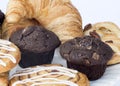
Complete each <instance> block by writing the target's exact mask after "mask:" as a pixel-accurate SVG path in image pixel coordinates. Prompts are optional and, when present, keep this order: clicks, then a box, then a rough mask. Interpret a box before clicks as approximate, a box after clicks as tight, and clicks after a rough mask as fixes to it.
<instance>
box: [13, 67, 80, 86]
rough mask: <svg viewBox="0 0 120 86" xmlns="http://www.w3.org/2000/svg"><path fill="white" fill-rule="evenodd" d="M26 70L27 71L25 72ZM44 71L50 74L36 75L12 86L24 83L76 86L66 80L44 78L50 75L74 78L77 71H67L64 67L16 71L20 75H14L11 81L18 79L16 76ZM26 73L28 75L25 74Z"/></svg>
mask: <svg viewBox="0 0 120 86" xmlns="http://www.w3.org/2000/svg"><path fill="white" fill-rule="evenodd" d="M27 69H28V70H27ZM45 70H50V71H51V72H48V73H46V74H41V75H37V76H34V77H31V78H27V79H23V80H21V81H16V82H15V83H13V85H12V86H16V85H17V84H25V83H29V82H31V83H32V85H31V86H36V85H43V84H46V85H47V84H64V85H69V86H78V85H77V84H76V83H74V82H72V81H67V80H61V79H57V77H56V78H54V77H52V78H46V77H50V76H52V75H55V76H56V75H58V76H59V75H64V76H68V77H70V78H74V77H75V75H76V73H77V71H75V70H72V69H68V68H65V67H59V66H48V67H45V66H42V67H41V66H38V67H36V68H26V69H22V70H20V71H18V72H17V73H20V72H21V74H14V75H13V76H12V77H11V79H12V78H13V77H18V76H24V75H28V74H34V73H37V72H40V71H45ZM22 72H23V73H22ZM27 72H28V73H27Z"/></svg>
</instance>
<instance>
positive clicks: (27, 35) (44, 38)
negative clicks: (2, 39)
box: [10, 26, 60, 68]
mask: <svg viewBox="0 0 120 86" xmlns="http://www.w3.org/2000/svg"><path fill="white" fill-rule="evenodd" d="M10 41H12V42H13V43H15V44H16V45H17V46H18V47H19V48H20V50H21V52H22V58H21V61H20V63H19V65H20V66H21V67H23V68H25V67H29V66H35V65H41V64H50V63H51V61H52V59H53V55H54V50H55V48H57V47H58V46H59V45H60V41H59V39H58V37H57V36H56V35H55V34H54V33H53V32H51V31H48V30H46V29H45V28H44V27H42V26H29V27H27V28H25V29H20V30H17V31H16V32H14V33H13V34H12V35H11V37H10Z"/></svg>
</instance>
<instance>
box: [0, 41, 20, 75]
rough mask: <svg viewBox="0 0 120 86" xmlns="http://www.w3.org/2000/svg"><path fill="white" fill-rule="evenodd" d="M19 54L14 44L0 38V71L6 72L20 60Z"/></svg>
mask: <svg viewBox="0 0 120 86" xmlns="http://www.w3.org/2000/svg"><path fill="white" fill-rule="evenodd" d="M20 58H21V54H20V51H19V49H18V47H17V46H16V45H14V44H13V43H11V42H10V41H7V40H2V39H0V73H3V72H7V71H9V70H10V69H12V68H13V67H15V66H16V65H17V64H18V62H19V61H20Z"/></svg>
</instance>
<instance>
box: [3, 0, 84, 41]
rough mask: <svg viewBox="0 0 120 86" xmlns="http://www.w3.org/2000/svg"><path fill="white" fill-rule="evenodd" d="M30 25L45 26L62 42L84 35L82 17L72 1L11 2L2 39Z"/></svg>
mask: <svg viewBox="0 0 120 86" xmlns="http://www.w3.org/2000/svg"><path fill="white" fill-rule="evenodd" d="M33 20H34V21H33ZM30 25H42V26H44V27H45V28H47V29H48V30H51V31H53V32H54V33H55V34H56V35H57V36H58V37H59V39H60V40H61V42H65V41H67V40H69V39H72V38H75V37H79V36H82V35H83V31H82V20H81V16H80V14H79V12H78V10H77V9H76V8H75V7H74V6H73V5H72V3H71V2H70V0H10V1H9V3H8V7H7V12H6V19H5V21H4V24H3V27H2V38H4V39H9V37H10V35H11V34H12V33H13V32H14V31H16V30H18V29H21V28H24V27H26V26H30Z"/></svg>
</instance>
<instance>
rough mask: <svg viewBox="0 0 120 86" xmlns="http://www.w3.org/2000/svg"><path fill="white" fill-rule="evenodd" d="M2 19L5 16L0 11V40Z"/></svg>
mask: <svg viewBox="0 0 120 86" xmlns="http://www.w3.org/2000/svg"><path fill="white" fill-rule="evenodd" d="M4 18H5V15H4V13H3V12H2V11H1V10H0V38H1V33H2V31H1V29H2V28H1V27H2V23H3V21H4Z"/></svg>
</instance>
